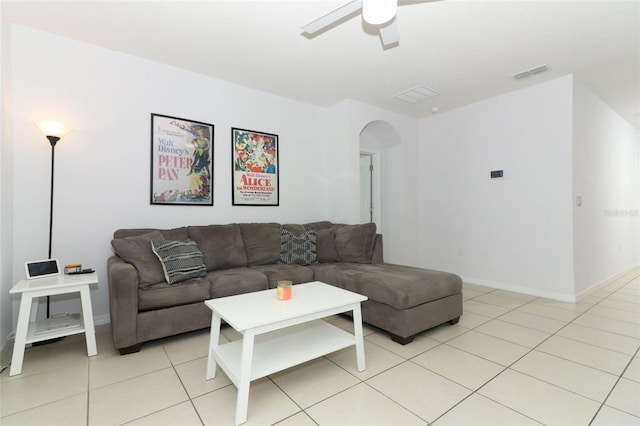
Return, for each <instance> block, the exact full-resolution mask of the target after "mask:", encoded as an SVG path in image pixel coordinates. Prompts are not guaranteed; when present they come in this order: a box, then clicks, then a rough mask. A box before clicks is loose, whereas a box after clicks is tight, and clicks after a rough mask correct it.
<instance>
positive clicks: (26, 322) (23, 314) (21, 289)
mask: <svg viewBox="0 0 640 426" xmlns="http://www.w3.org/2000/svg"><path fill="white" fill-rule="evenodd" d="M92 284H98V276H97V274H96V273H95V272H92V273H90V274H78V275H65V274H61V275H56V276H53V277H46V278H36V279H33V280H26V279H25V280H21V281H18V283H17V284H16V285H15V286H13V288H12V289H11V290H10V291H9V293H10V294H18V293H21V294H22V295H21V298H20V311H19V313H18V325H17V327H16V339H15V343H14V346H13V356H12V358H11V370H9V376H14V375H16V374H20V373H21V372H22V361H23V360H24V349H25V346H26V345H27V344H28V343H35V342H40V341H43V340H49V339H55V338H57V337H63V336H70V335H72V334H79V333H84V334H85V338H86V340H87V354H88V355H89V356H94V355H96V354H97V353H98V350H97V348H96V332H95V327H94V325H93V310H92V308H91V295H90V294H89V286H90V285H92ZM75 292H79V293H80V301H81V303H82V315H79V316H78V315H64V316H58V317H53V318H48V319H44V320H39V321H36V315H37V313H38V298H39V297H43V296H54V295H56V294H66V293H75Z"/></svg>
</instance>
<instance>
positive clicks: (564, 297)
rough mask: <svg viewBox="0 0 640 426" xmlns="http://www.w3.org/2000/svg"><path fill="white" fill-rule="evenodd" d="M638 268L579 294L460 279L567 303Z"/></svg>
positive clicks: (618, 274) (612, 277) (628, 269)
mask: <svg viewBox="0 0 640 426" xmlns="http://www.w3.org/2000/svg"><path fill="white" fill-rule="evenodd" d="M637 268H640V264H636V265H633V266H630V267H629V268H627V269H625V270H623V271H621V272H618V273H616V274H614V275H612V276H610V277H608V278H606V279H604V280H602V281H601V282H599V283H597V284H594V285H593V286H591V287H589V288H588V289H587V290H585V291H582V292H580V293H579V294H566V293H557V292H553V291H546V290H540V289H537V288H531V287H522V286H518V285H513V284H506V283H501V282H496V281H490V280H482V279H479V278H473V277H462V281H463V282H465V283H469V284H474V285H479V286H483V287H490V288H495V289H498V290H508V291H513V292H516V293H522V294H528V295H530V296H537V297H544V298H547V299H553V300H558V301H560V302H568V303H576V302H579V301H580V299H583V298H584V297H586V296H588V295H589V294H590V293H592V292H594V291H596V290H598V289H600V288H602V287H604V286H606V285H608V284H611V283H612V282H614V281H615V280H617V279H619V278H621V277H623V276H624V275H625V274H628V273H629V272H631V271H633V270H634V269H637Z"/></svg>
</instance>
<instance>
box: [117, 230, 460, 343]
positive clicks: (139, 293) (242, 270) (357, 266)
mask: <svg viewBox="0 0 640 426" xmlns="http://www.w3.org/2000/svg"><path fill="white" fill-rule="evenodd" d="M283 229H285V230H288V231H290V232H291V233H292V234H295V235H301V234H304V233H305V232H306V231H314V232H313V233H312V234H313V235H314V238H315V242H316V244H315V248H316V259H315V260H316V261H317V262H308V263H309V264H286V263H285V264H283V263H281V232H282V230H283ZM152 238H162V239H166V240H175V241H187V240H192V241H194V242H195V243H196V244H197V248H198V249H199V250H200V252H201V253H202V260H203V263H204V265H205V266H206V275H204V276H203V277H196V278H190V279H188V280H186V281H183V282H179V283H176V284H171V285H170V284H168V283H167V281H166V279H165V275H164V271H163V268H162V263H161V262H160V260H158V257H156V255H155V253H154V252H153V251H152V248H151V239H152ZM112 246H113V249H114V253H115V254H114V256H112V257H110V258H109V260H108V265H107V271H108V278H109V301H110V311H111V327H112V332H113V341H114V345H115V347H116V348H117V349H118V350H119V351H120V353H121V354H126V353H131V352H137V351H139V350H140V348H141V346H142V343H143V342H147V341H150V340H155V339H159V338H162V337H167V336H172V335H175V334H179V333H184V332H187V331H192V330H197V329H201V328H206V327H209V326H210V323H211V312H210V311H209V309H208V308H206V306H205V305H204V303H203V302H204V301H205V300H208V299H213V298H217V297H225V296H231V295H236V294H241V293H247V292H252V291H258V290H266V289H269V288H274V287H276V283H277V282H278V281H279V280H291V281H292V282H293V283H294V284H298V283H304V282H309V281H314V280H317V281H322V282H325V283H327V284H331V285H335V286H337V287H341V288H344V289H347V290H350V291H354V292H357V293H360V294H363V295H365V296H367V297H368V298H369V300H368V301H366V302H364V303H363V305H362V318H363V321H364V322H365V323H369V324H371V325H374V326H376V327H379V328H381V329H383V330H386V331H388V332H389V334H390V336H391V338H392V339H393V340H395V341H397V342H400V343H402V344H406V343H409V342H411V341H412V340H413V337H414V336H415V335H416V334H418V333H420V332H422V331H424V330H427V329H429V328H432V327H435V326H437V325H440V324H443V323H445V322H449V323H451V324H454V323H456V322H457V321H458V319H459V318H460V316H461V315H462V280H461V279H460V277H458V276H457V275H454V274H451V273H446V272H440V271H433V270H427V269H421V268H414V267H409V266H401V265H394V264H388V263H384V262H383V259H382V236H381V235H380V234H376V229H375V224H362V225H339V224H333V223H331V222H316V223H309V224H305V225H280V224H277V223H240V224H228V225H208V226H189V227H181V228H174V229H164V230H158V229H148V228H147V229H120V230H117V231H116V232H115V233H114V240H113V241H112ZM294 292H295V289H294Z"/></svg>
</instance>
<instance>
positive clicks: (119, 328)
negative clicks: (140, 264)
mask: <svg viewBox="0 0 640 426" xmlns="http://www.w3.org/2000/svg"><path fill="white" fill-rule="evenodd" d="M107 277H108V279H109V311H110V313H111V332H112V334H113V344H114V346H115V347H116V349H121V348H127V347H130V346H133V345H135V344H137V343H138V337H137V334H138V330H137V324H138V272H137V271H136V268H135V267H134V266H133V265H131V264H130V263H127V262H125V261H124V260H122V259H121V258H119V257H118V256H112V257H110V258H109V260H108V261H107Z"/></svg>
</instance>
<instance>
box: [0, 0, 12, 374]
mask: <svg viewBox="0 0 640 426" xmlns="http://www.w3.org/2000/svg"><path fill="white" fill-rule="evenodd" d="M3 7H4V6H3V5H2V3H0V99H1V104H0V165H1V167H0V355H2V353H3V351H4V348H5V347H7V344H8V342H7V340H6V339H5V338H6V337H7V336H8V335H9V333H10V332H11V330H13V324H12V317H11V299H10V297H9V290H10V289H11V287H12V286H13V280H12V273H11V271H12V268H13V250H12V244H11V241H12V238H13V237H12V234H13V209H12V202H13V200H12V197H13V191H12V185H13V176H12V172H13V167H12V148H11V143H10V140H11V139H10V129H11V105H10V102H11V96H10V93H11V92H10V89H11V87H10V75H11V70H10V65H11V61H10V60H9V54H10V51H11V44H10V39H11V37H10V31H9V24H8V22H7V21H6V15H5V14H4V12H3ZM2 361H3V360H2V359H1V358H0V364H2Z"/></svg>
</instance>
